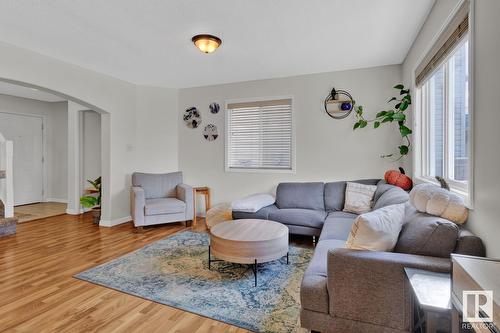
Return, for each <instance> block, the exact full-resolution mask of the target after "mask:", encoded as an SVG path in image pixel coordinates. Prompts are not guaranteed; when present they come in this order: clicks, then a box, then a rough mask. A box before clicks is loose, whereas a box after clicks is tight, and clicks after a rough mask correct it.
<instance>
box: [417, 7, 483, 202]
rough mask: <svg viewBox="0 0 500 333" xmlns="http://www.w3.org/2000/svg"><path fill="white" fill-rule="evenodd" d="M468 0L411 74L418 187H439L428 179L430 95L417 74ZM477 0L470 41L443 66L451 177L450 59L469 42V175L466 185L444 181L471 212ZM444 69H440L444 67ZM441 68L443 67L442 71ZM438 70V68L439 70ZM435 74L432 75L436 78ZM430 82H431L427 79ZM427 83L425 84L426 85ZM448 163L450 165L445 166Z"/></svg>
mask: <svg viewBox="0 0 500 333" xmlns="http://www.w3.org/2000/svg"><path fill="white" fill-rule="evenodd" d="M465 1H466V0H462V1H460V2H459V3H458V4H457V6H456V7H455V9H454V10H453V11H452V13H451V14H450V16H449V17H448V18H447V20H446V21H445V23H444V24H443V26H442V27H441V29H440V31H439V32H438V33H437V34H436V36H435V37H434V38H433V39H432V41H431V43H430V44H429V46H428V48H427V49H426V50H425V52H423V54H422V56H421V58H420V59H419V61H417V63H416V66H415V67H414V69H413V71H412V76H413V77H412V85H413V91H415V92H416V98H415V108H414V117H413V128H414V129H415V131H414V142H415V146H414V149H413V161H414V167H413V178H414V180H415V183H417V184H419V183H432V184H436V185H439V183H438V182H437V180H436V179H434V178H432V177H429V176H427V175H425V172H426V171H427V169H426V168H427V166H428V165H429V160H428V158H429V154H428V151H427V147H428V138H429V132H428V131H429V129H428V128H427V127H426V126H425V124H427V123H428V119H427V118H426V117H427V116H428V112H426V111H427V110H428V106H427V107H426V106H424V105H423V101H424V97H425V94H426V93H428V92H426V91H424V89H423V88H424V87H425V84H422V85H421V86H420V87H417V86H416V84H415V78H416V71H417V68H418V66H419V65H420V64H421V62H422V61H423V60H424V59H425V56H426V55H427V53H428V52H429V51H430V50H431V49H432V48H433V47H434V45H435V44H436V42H437V40H438V39H439V37H440V36H441V34H442V32H443V31H445V30H446V28H447V27H448V26H449V24H450V23H451V21H452V20H453V18H454V17H455V15H456V13H457V12H458V11H459V9H460V8H461V7H462V6H463V4H464V3H465ZM474 5H475V0H469V32H468V34H467V37H466V38H464V40H463V41H461V42H460V44H458V45H457V46H456V47H455V49H454V50H453V52H451V54H450V55H448V57H447V58H446V59H445V60H444V62H443V64H442V65H444V66H445V74H444V78H445V86H446V87H447V88H446V89H445V98H444V103H445V114H444V116H445V121H444V133H445V138H444V139H445V145H444V155H445V156H447V157H446V158H445V161H444V162H445V163H444V175H449V172H448V170H449V168H450V163H449V159H448V157H449V156H450V152H449V149H450V147H449V145H448V144H447V142H448V141H449V140H450V136H451V134H450V133H451V132H450V131H449V130H448V129H449V127H448V126H449V116H450V112H448V110H449V109H448V105H449V103H450V100H449V97H450V96H449V89H448V80H449V75H448V74H449V73H448V72H449V69H448V67H449V65H448V62H449V60H450V58H451V57H453V55H454V54H455V52H456V50H458V48H459V47H461V46H463V44H464V43H465V41H466V40H468V43H469V46H468V71H469V78H468V99H469V104H468V111H469V128H468V130H469V132H468V153H469V175H468V181H467V185H464V184H463V183H462V182H459V181H456V180H453V179H448V178H446V177H445V179H446V181H447V182H448V184H449V186H450V190H451V191H452V192H454V193H456V194H458V195H460V196H461V197H463V199H464V201H465V204H466V206H467V207H468V208H470V209H473V208H474V201H473V199H474V81H475V80H474V74H475V70H474V45H475V29H474V27H475V24H474V23H475V22H474V17H475V15H474V8H475V6H474ZM442 65H441V66H442ZM441 66H440V67H441ZM440 67H439V68H440ZM436 71H437V69H436V70H435V71H434V73H435V72H436ZM434 73H432V74H431V75H433V74H434ZM427 80H428V79H427ZM427 80H426V81H427ZM447 160H448V163H446V162H447Z"/></svg>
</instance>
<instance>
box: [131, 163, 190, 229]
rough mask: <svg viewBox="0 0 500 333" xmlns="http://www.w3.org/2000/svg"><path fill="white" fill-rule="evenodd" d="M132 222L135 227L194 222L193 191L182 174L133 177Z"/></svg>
mask: <svg viewBox="0 0 500 333" xmlns="http://www.w3.org/2000/svg"><path fill="white" fill-rule="evenodd" d="M130 199H131V209H132V218H133V220H134V225H135V226H136V227H141V226H146V225H153V224H162V223H170V222H179V221H189V220H192V219H193V216H194V211H193V203H194V202H193V188H192V187H191V186H189V185H186V184H183V183H182V172H180V171H179V172H173V173H165V174H151V173H138V172H134V173H133V174H132V188H131V190H130Z"/></svg>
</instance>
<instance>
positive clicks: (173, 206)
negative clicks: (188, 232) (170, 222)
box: [145, 198, 186, 215]
mask: <svg viewBox="0 0 500 333" xmlns="http://www.w3.org/2000/svg"><path fill="white" fill-rule="evenodd" d="M185 211H186V203H185V202H184V201H181V200H179V199H176V198H156V199H146V209H145V212H146V215H162V214H175V213H184V212H185Z"/></svg>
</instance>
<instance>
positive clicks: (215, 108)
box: [208, 102, 220, 114]
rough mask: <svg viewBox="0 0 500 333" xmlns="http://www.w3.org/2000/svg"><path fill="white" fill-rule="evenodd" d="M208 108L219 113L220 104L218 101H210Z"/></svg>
mask: <svg viewBox="0 0 500 333" xmlns="http://www.w3.org/2000/svg"><path fill="white" fill-rule="evenodd" d="M208 108H209V109H210V112H212V113H214V114H215V113H219V109H220V106H219V103H215V102H214V103H212V104H210V105H209V106H208Z"/></svg>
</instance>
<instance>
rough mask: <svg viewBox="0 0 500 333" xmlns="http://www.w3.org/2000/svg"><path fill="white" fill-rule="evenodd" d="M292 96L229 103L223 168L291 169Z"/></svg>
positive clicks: (230, 169) (229, 169) (234, 169)
mask: <svg viewBox="0 0 500 333" xmlns="http://www.w3.org/2000/svg"><path fill="white" fill-rule="evenodd" d="M292 130H293V128H292V100H291V99H290V98H287V99H273V100H266V101H253V102H241V103H228V104H227V110H226V170H228V171H238V170H242V171H244V170H283V171H286V170H289V171H292V170H293V156H292V155H293V154H292V152H293V149H292V148H293V147H292V144H293V143H292V141H293V140H292V135H293V133H292Z"/></svg>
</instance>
